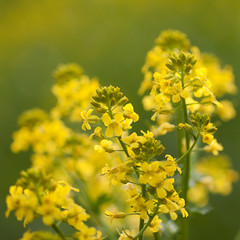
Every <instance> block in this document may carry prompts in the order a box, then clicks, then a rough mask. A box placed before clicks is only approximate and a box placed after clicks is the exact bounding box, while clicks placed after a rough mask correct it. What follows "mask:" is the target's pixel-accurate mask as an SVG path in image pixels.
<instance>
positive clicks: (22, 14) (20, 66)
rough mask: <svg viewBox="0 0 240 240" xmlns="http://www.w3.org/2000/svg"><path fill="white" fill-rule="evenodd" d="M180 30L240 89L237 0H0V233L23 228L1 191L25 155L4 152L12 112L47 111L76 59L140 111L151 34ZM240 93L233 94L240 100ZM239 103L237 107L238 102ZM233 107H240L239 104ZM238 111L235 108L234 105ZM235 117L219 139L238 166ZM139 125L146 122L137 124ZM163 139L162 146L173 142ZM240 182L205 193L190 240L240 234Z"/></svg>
mask: <svg viewBox="0 0 240 240" xmlns="http://www.w3.org/2000/svg"><path fill="white" fill-rule="evenodd" d="M169 28H172V29H178V30H181V31H183V32H185V33H186V34H187V35H188V37H189V39H190V40H191V42H192V44H194V45H197V46H199V47H200V49H201V50H202V51H206V52H212V53H214V54H216V55H217V56H218V57H219V58H220V59H221V60H222V63H223V64H230V65H232V66H233V68H234V73H235V76H236V83H237V85H238V87H240V68H239V64H240V2H239V1H236V0H228V1H219V0H201V1H200V0H168V1H162V0H38V1H30V0H21V1H19V0H8V1H4V0H1V1H0V96H1V100H0V110H1V113H0V114H1V115H0V159H1V167H0V178H1V179H0V187H1V188H0V189H1V191H0V238H1V239H5V240H17V239H19V238H20V236H22V233H23V231H24V228H23V226H22V224H21V223H20V222H17V221H16V220H15V218H14V217H13V215H11V217H10V218H9V219H5V218H4V211H5V209H6V206H5V196H6V194H7V192H8V188H9V186H10V185H12V184H14V182H15V180H16V179H17V177H18V175H19V172H20V170H22V169H25V168H27V167H28V166H29V164H30V162H29V153H22V154H18V155H14V154H12V153H11V152H10V149H9V145H10V143H11V134H12V132H13V131H14V130H16V128H17V126H16V120H17V117H18V115H19V114H20V113H21V112H22V111H24V110H26V109H30V108H33V107H40V108H43V109H46V110H47V109H50V108H51V107H52V106H53V105H54V103H55V99H54V97H53V96H52V94H51V91H50V87H51V85H52V84H53V79H52V72H53V70H54V69H55V68H56V66H57V65H58V64H59V63H69V62H76V63H78V64H80V65H82V67H83V68H84V69H85V72H86V74H88V75H90V76H97V77H98V78H99V80H100V82H101V84H102V85H108V84H113V85H117V86H119V87H120V88H121V89H122V91H123V92H124V93H125V94H126V95H127V96H128V97H129V99H130V101H131V102H132V103H133V104H134V106H135V110H136V112H138V113H139V114H140V116H141V121H140V123H139V124H138V125H137V128H138V129H139V128H141V124H142V125H143V124H144V118H146V117H149V114H146V113H144V112H143V109H142V106H141V98H140V97H139V96H138V95H137V89H138V87H139V85H140V82H141V80H142V74H141V72H140V69H141V67H142V65H143V63H144V60H145V56H146V53H147V51H148V50H149V49H150V48H151V47H152V46H153V42H154V39H155V38H156V37H157V36H158V34H159V33H160V32H161V31H162V30H165V29H169ZM239 96H240V95H238V96H235V97H234V99H235V100H234V101H236V103H239V102H240V97H239ZM238 106H239V105H238ZM238 110H239V107H238ZM238 112H239V111H238ZM239 122H240V116H239V114H238V116H237V117H236V118H235V119H234V120H233V121H231V122H228V123H225V124H224V125H223V126H222V127H221V129H220V131H219V132H218V133H217V137H218V139H219V142H222V143H223V145H224V147H225V152H226V153H227V154H228V155H230V157H231V158H232V161H233V165H234V168H235V169H236V170H237V171H238V172H239V170H240V159H239V152H238V151H239V150H240V124H239ZM143 128H144V129H145V128H146V127H145V126H143ZM167 140H168V138H165V139H164V144H165V145H167V146H168V147H172V148H173V147H174V145H172V146H171V145H169V144H166V141H167ZM239 187H240V182H238V183H237V184H235V186H234V191H233V192H232V194H231V195H230V196H229V197H222V196H214V197H211V202H212V205H213V206H215V209H214V211H212V212H211V213H209V214H208V215H206V216H196V217H195V218H194V219H193V220H192V221H191V237H190V239H191V240H192V239H194V240H200V239H201V240H202V239H204V240H212V239H218V240H232V239H233V240H237V239H238V240H239V239H240V236H239V238H238V237H237V234H238V231H239V229H240V221H239V216H240V206H239V204H240V191H239Z"/></svg>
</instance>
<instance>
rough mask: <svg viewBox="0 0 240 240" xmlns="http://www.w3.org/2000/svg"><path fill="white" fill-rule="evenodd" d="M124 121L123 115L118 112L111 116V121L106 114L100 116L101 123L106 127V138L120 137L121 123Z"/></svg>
mask: <svg viewBox="0 0 240 240" xmlns="http://www.w3.org/2000/svg"><path fill="white" fill-rule="evenodd" d="M123 120H124V117H123V114H122V113H120V112H118V113H116V114H115V115H114V116H113V119H111V118H110V116H109V115H108V113H104V114H103V116H102V121H103V123H104V125H105V126H106V127H107V129H106V132H105V134H106V136H107V137H112V136H121V135H122V132H123V130H122V127H121V124H120V123H121V122H122V121H123Z"/></svg>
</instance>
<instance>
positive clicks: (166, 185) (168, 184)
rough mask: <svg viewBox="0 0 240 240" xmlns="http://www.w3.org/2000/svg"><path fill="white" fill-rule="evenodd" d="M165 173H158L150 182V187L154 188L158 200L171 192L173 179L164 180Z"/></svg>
mask: <svg viewBox="0 0 240 240" xmlns="http://www.w3.org/2000/svg"><path fill="white" fill-rule="evenodd" d="M165 178H166V173H160V174H157V175H155V177H154V178H152V179H151V180H150V183H149V184H150V185H151V186H153V187H155V188H156V192H157V195H158V197H159V198H165V197H166V196H167V192H170V191H172V190H173V183H174V178H170V179H165Z"/></svg>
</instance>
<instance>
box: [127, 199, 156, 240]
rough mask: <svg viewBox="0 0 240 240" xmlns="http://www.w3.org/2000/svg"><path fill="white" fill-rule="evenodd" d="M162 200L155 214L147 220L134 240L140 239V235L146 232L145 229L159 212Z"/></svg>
mask: <svg viewBox="0 0 240 240" xmlns="http://www.w3.org/2000/svg"><path fill="white" fill-rule="evenodd" d="M159 205H160V202H158V204H157V206H156V209H155V211H154V213H153V215H151V216H150V217H149V219H148V221H147V223H146V224H145V225H144V226H143V228H142V229H141V230H140V231H139V232H138V234H137V235H136V236H135V237H134V238H133V239H132V240H137V239H138V238H139V240H140V236H141V235H143V233H144V232H145V230H146V229H147V228H148V227H149V225H150V224H151V222H152V220H153V218H154V217H155V216H156V215H157V214H158V208H159Z"/></svg>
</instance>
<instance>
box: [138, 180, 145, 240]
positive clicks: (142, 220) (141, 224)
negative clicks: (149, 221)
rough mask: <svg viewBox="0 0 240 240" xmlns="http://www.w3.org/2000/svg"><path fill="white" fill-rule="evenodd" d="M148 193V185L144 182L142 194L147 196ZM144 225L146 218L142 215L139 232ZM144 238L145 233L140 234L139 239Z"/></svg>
mask: <svg viewBox="0 0 240 240" xmlns="http://www.w3.org/2000/svg"><path fill="white" fill-rule="evenodd" d="M146 193H147V189H146V185H145V184H142V196H143V198H145V197H146ZM143 227H144V219H142V218H141V217H140V221H139V232H140V231H141V230H142V229H143ZM142 239H143V233H142V234H140V235H139V240H142Z"/></svg>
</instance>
